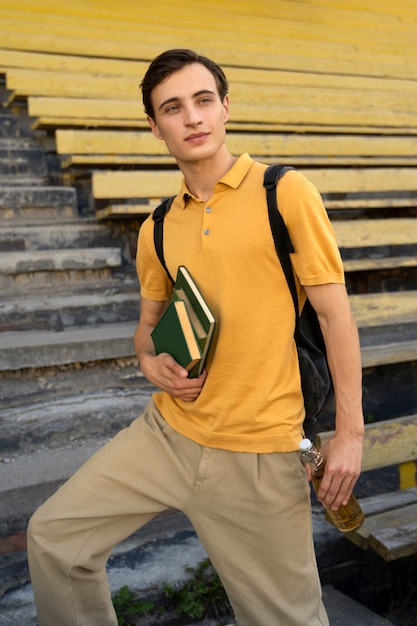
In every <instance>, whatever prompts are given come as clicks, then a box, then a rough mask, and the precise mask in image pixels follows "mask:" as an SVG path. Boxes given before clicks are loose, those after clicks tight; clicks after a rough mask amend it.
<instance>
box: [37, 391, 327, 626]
mask: <svg viewBox="0 0 417 626" xmlns="http://www.w3.org/2000/svg"><path fill="white" fill-rule="evenodd" d="M170 507H174V508H176V509H179V510H182V511H184V513H185V514H186V515H187V516H188V517H189V518H190V520H191V522H192V523H193V525H194V528H195V530H196V532H197V533H198V536H199V537H200V540H201V542H202V544H203V546H204V547H205V549H206V551H207V553H208V555H209V557H210V559H211V561H212V563H213V565H214V566H215V568H216V569H217V571H218V573H219V575H220V577H221V579H222V582H223V584H224V586H225V589H226V591H227V593H228V596H229V599H230V601H231V603H232V606H233V609H234V611H235V614H236V618H237V620H238V622H239V625H240V626H328V620H327V616H326V613H325V610H324V608H323V605H322V603H321V589H320V583H319V578H318V574H317V568H316V562H315V556H314V549H313V541H312V527H311V513H310V499H309V490H308V484H307V481H306V478H305V471H304V469H303V467H302V465H301V463H300V461H299V459H298V455H297V454H296V453H274V454H249V453H240V452H239V453H238V452H229V451H225V450H218V449H213V448H205V447H203V446H200V445H198V444H196V443H195V442H193V441H191V440H190V439H187V438H185V437H183V436H182V435H180V434H178V433H177V432H176V431H174V430H173V429H172V428H171V427H170V426H169V425H168V424H167V423H166V422H165V420H164V419H163V418H162V417H161V415H160V414H159V413H158V411H157V410H156V408H155V405H154V403H153V402H152V401H151V402H150V403H149V405H148V407H147V408H146V410H145V412H144V414H143V415H142V416H141V417H140V418H138V419H137V420H135V421H134V422H133V423H132V425H131V426H130V427H129V428H127V429H125V430H123V431H121V432H120V433H119V434H118V435H117V436H116V437H115V438H114V439H112V440H111V441H110V442H109V443H108V444H107V445H105V446H104V448H102V449H101V450H99V451H98V452H97V453H96V454H95V455H94V456H93V457H92V458H91V459H90V460H89V461H87V463H86V464H85V465H84V466H83V467H82V468H81V469H80V470H79V471H78V472H77V473H76V474H75V475H74V476H73V477H72V478H71V479H70V480H69V481H68V482H67V483H66V484H65V485H63V486H62V487H61V488H60V489H59V490H58V491H57V493H56V494H55V495H54V496H52V498H50V499H49V500H48V501H47V502H46V503H45V504H44V505H43V506H41V507H40V508H39V509H38V511H37V512H36V513H35V515H34V516H33V517H32V519H31V522H30V525H29V531H28V554H29V565H30V572H31V579H32V585H33V589H34V593H35V599H36V604H37V609H38V615H39V624H40V626H115V625H116V624H117V620H116V617H115V613H114V610H113V606H112V602H111V598H110V592H109V587H108V582H107V576H106V570H105V566H106V561H107V559H108V557H109V555H110V552H111V549H112V547H113V546H114V545H115V544H117V543H118V542H120V541H121V540H123V539H125V538H126V537H127V536H129V535H130V534H131V533H132V532H134V531H136V530H137V529H138V528H139V527H140V526H142V525H143V524H145V523H146V522H147V521H148V520H150V519H152V518H153V517H155V516H156V515H157V514H158V513H160V512H161V511H163V510H165V509H167V508H170Z"/></svg>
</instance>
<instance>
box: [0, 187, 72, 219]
mask: <svg viewBox="0 0 417 626" xmlns="http://www.w3.org/2000/svg"><path fill="white" fill-rule="evenodd" d="M76 216H77V196H76V190H75V189H74V188H73V187H53V186H48V187H39V186H27V187H22V188H21V187H13V186H5V187H1V188H0V219H1V221H2V222H3V223H4V224H6V225H8V224H10V223H12V222H14V221H20V222H22V221H25V220H26V221H39V220H47V219H50V220H52V221H54V222H56V220H57V219H58V218H59V219H60V220H61V219H66V218H67V219H68V218H74V217H76Z"/></svg>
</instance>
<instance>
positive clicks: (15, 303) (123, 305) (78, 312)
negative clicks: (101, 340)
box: [0, 289, 139, 332]
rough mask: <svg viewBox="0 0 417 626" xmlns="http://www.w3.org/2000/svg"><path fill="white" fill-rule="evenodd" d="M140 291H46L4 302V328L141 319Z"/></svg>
mask: <svg viewBox="0 0 417 626" xmlns="http://www.w3.org/2000/svg"><path fill="white" fill-rule="evenodd" d="M138 316H139V295H138V293H133V292H131V291H129V292H127V293H123V292H118V291H117V290H116V289H114V291H112V290H111V289H109V290H107V291H104V292H100V291H97V292H96V293H90V294H88V293H87V294H74V293H69V294H67V295H44V296H32V297H30V298H28V297H27V296H26V297H21V298H14V299H12V300H10V301H6V302H4V301H3V302H0V332H10V331H17V330H20V331H30V330H32V331H34V330H51V331H62V330H64V329H66V328H71V327H80V326H87V325H91V326H97V325H99V324H108V323H116V322H118V323H120V322H126V321H132V320H133V321H134V320H136V321H137V320H138Z"/></svg>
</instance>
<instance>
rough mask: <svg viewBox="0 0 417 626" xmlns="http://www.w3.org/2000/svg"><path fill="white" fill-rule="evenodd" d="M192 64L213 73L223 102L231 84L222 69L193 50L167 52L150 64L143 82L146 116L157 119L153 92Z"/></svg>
mask: <svg viewBox="0 0 417 626" xmlns="http://www.w3.org/2000/svg"><path fill="white" fill-rule="evenodd" d="M192 63H200V64H201V65H204V67H206V68H207V69H208V70H209V72H211V73H212V74H213V76H214V79H215V81H216V85H217V89H218V92H219V96H220V99H221V100H222V102H223V99H224V97H225V96H226V95H227V93H228V91H229V84H228V82H227V79H226V76H225V75H224V72H223V70H222V68H221V67H220V66H219V65H217V63H215V62H214V61H212V60H211V59H209V58H207V57H204V56H201V55H200V54H197V52H194V51H193V50H186V49H174V50H166V51H165V52H162V54H160V55H159V56H157V57H156V58H155V59H154V60H153V61H152V63H151V64H150V66H149V68H148V70H147V72H146V74H145V76H144V78H143V81H142V82H141V85H140V86H141V89H142V100H143V105H144V107H145V113H146V115H149V117H151V118H152V119H155V111H154V108H153V104H152V99H151V95H152V91H153V89H155V87H157V86H158V85H159V84H160V83H161V82H162V81H163V80H165V79H166V78H168V76H170V75H171V74H172V73H173V72H176V71H178V70H181V69H182V68H183V67H184V66H185V65H191V64H192Z"/></svg>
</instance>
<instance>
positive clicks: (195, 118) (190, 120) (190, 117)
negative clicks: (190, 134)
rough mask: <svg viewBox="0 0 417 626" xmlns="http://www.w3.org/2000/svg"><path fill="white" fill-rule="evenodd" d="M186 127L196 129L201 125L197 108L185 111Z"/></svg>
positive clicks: (192, 107)
mask: <svg viewBox="0 0 417 626" xmlns="http://www.w3.org/2000/svg"><path fill="white" fill-rule="evenodd" d="M184 121H185V125H186V126H189V127H192V128H195V127H196V126H198V125H199V124H201V116H200V113H199V111H198V109H197V108H196V107H195V106H190V107H188V108H187V109H186V111H185V118H184Z"/></svg>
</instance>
